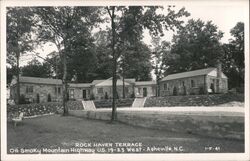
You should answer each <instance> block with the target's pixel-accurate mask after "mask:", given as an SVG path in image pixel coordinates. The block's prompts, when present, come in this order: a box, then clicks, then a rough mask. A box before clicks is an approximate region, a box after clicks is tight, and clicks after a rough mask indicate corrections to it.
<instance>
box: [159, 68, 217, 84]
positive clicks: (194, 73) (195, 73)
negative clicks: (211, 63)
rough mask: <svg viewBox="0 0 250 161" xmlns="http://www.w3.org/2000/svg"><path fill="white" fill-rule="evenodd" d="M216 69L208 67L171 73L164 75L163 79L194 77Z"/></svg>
mask: <svg viewBox="0 0 250 161" xmlns="http://www.w3.org/2000/svg"><path fill="white" fill-rule="evenodd" d="M214 70H216V68H206V69H199V70H193V71H189V72H182V73H176V74H170V75H168V76H166V77H164V78H163V79H162V80H161V81H166V80H174V79H181V78H187V77H194V76H200V75H207V74H209V73H211V72H212V71H214Z"/></svg>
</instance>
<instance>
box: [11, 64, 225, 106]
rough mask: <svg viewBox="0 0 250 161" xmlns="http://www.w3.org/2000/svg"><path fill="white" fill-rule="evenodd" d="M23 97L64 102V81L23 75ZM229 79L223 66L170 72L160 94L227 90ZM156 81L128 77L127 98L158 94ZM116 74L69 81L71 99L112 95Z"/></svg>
mask: <svg viewBox="0 0 250 161" xmlns="http://www.w3.org/2000/svg"><path fill="white" fill-rule="evenodd" d="M19 80H20V96H21V97H24V98H25V100H26V101H27V102H30V103H40V102H58V101H62V80H60V79H51V78H38V77H25V76H20V78H19ZM227 82H228V80H227V77H226V75H225V74H224V73H223V72H222V71H221V67H217V68H206V69H200V70H194V71H189V72H182V73H176V74H170V75H168V76H166V77H164V78H162V79H161V80H160V81H159V85H158V87H159V93H160V97H164V96H171V95H196V94H208V93H226V92H227V91H228V83H227ZM156 86H157V85H156V82H155V81H136V80H135V79H133V78H132V79H124V90H125V91H124V92H125V98H133V97H136V98H138V97H155V96H156V93H157V91H156V89H157V88H156ZM112 95H113V93H112V77H111V78H109V79H103V80H93V81H92V82H91V83H68V98H69V99H70V100H91V99H97V100H101V99H111V98H112ZM117 95H118V98H123V81H122V79H121V78H119V79H118V80H117ZM10 99H13V100H14V101H15V102H16V101H17V80H16V77H13V79H12V81H11V85H10Z"/></svg>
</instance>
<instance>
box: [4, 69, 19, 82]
mask: <svg viewBox="0 0 250 161" xmlns="http://www.w3.org/2000/svg"><path fill="white" fill-rule="evenodd" d="M16 71H17V69H15V66H13V67H8V66H7V72H6V74H7V85H9V84H10V83H11V80H12V78H13V76H14V75H16Z"/></svg>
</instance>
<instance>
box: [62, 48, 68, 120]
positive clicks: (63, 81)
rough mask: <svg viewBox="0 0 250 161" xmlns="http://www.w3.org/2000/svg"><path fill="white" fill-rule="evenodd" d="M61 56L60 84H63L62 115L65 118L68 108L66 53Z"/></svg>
mask: <svg viewBox="0 0 250 161" xmlns="http://www.w3.org/2000/svg"><path fill="white" fill-rule="evenodd" d="M61 54H62V61H63V78H62V83H63V88H62V89H63V115H64V116H66V115H68V113H69V111H68V107H67V105H66V102H67V80H66V79H67V60H66V53H65V52H64V53H61Z"/></svg>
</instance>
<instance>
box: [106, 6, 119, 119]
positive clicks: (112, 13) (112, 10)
mask: <svg viewBox="0 0 250 161" xmlns="http://www.w3.org/2000/svg"><path fill="white" fill-rule="evenodd" d="M106 9H107V11H108V14H109V16H110V19H111V30H112V41H111V50H112V64H113V69H112V76H113V77H112V89H113V90H112V92H113V101H112V115H111V121H115V120H116V117H117V113H116V97H117V91H116V81H117V78H116V70H117V59H118V56H117V54H116V51H115V45H116V43H117V40H116V31H115V30H116V25H115V18H116V15H115V10H116V7H115V6H111V7H106Z"/></svg>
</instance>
